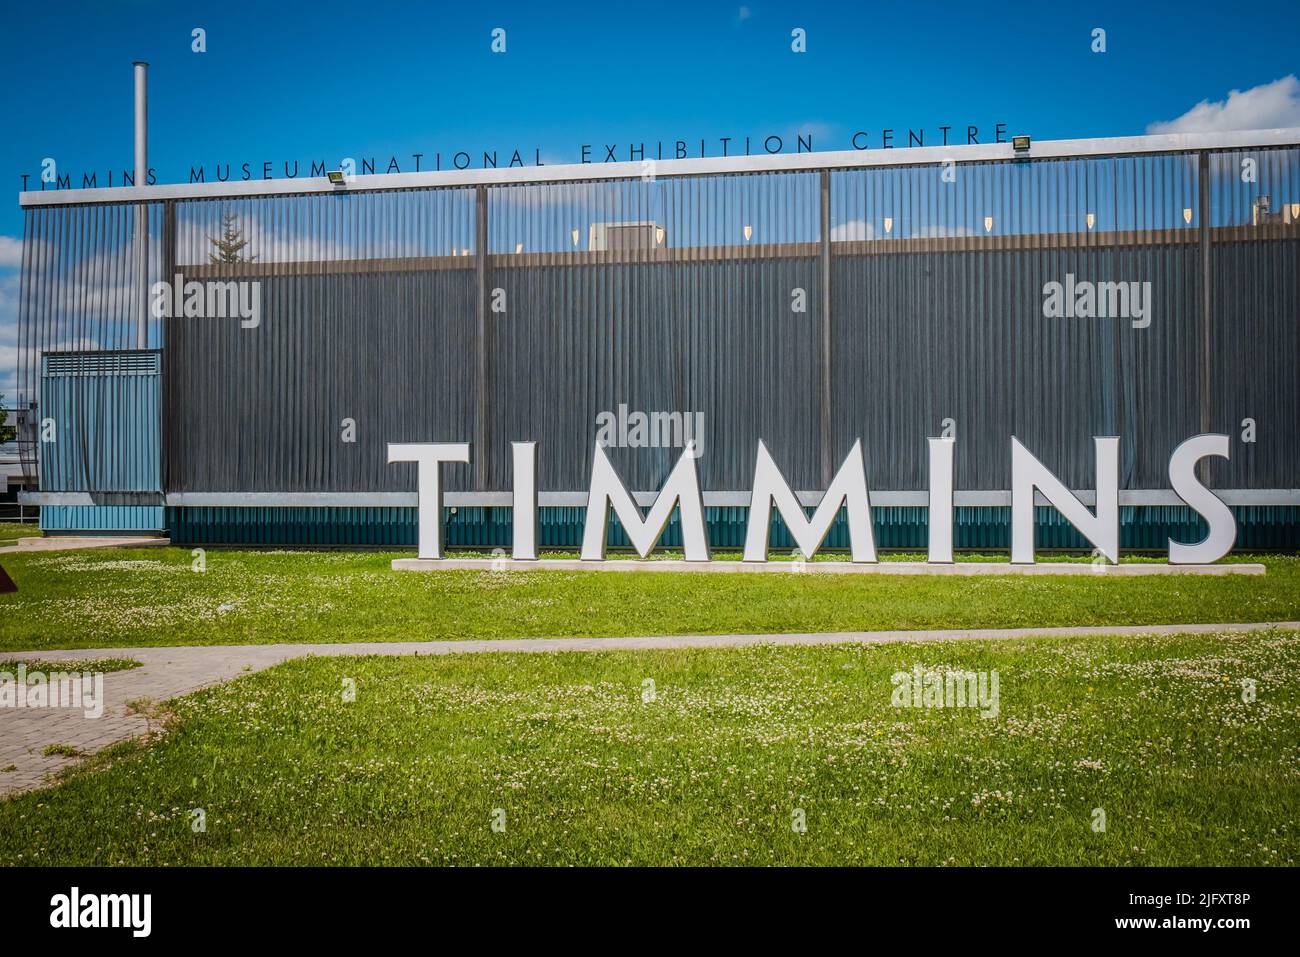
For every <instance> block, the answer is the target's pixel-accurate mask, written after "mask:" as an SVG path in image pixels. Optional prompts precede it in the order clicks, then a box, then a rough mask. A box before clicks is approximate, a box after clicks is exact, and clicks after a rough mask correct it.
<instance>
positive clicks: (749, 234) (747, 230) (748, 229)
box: [744, 225, 754, 242]
mask: <svg viewBox="0 0 1300 957" xmlns="http://www.w3.org/2000/svg"><path fill="white" fill-rule="evenodd" d="M744 232H745V242H749V240H750V238H751V237H752V236H753V235H754V227H753V226H749V225H746V226H745V230H744Z"/></svg>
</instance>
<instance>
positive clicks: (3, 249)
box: [0, 236, 23, 269]
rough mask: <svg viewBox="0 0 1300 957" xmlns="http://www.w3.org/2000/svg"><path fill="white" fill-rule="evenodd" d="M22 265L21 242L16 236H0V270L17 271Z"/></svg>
mask: <svg viewBox="0 0 1300 957" xmlns="http://www.w3.org/2000/svg"><path fill="white" fill-rule="evenodd" d="M22 264H23V241H22V240H21V239H19V238H18V237H17V236H0V269H5V268H12V269H17V268H18V267H19V266H21V265H22Z"/></svg>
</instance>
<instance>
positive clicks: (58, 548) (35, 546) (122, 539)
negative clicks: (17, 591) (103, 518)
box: [0, 535, 171, 555]
mask: <svg viewBox="0 0 1300 957" xmlns="http://www.w3.org/2000/svg"><path fill="white" fill-rule="evenodd" d="M170 544H171V539H169V538H159V537H157V536H146V535H78V536H72V535H67V536H64V535H53V536H50V537H48V538H35V537H33V538H20V539H18V541H17V542H15V543H13V544H12V545H3V546H0V555H3V554H5V553H7V552H64V551H69V550H71V549H74V548H158V547H159V546H162V545H170Z"/></svg>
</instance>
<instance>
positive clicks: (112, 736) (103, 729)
mask: <svg viewBox="0 0 1300 957" xmlns="http://www.w3.org/2000/svg"><path fill="white" fill-rule="evenodd" d="M1267 628H1285V629H1292V630H1300V622H1296V621H1284V622H1255V623H1251V624H1187V625H1131V626H1105V627H1080V628H980V629H957V630H939V631H849V632H826V633H814V634H786V635H660V636H654V637H646V638H519V639H498V640H472V641H409V642H400V641H398V642H357V643H338V644H298V645H215V646H210V647H201V648H186V647H177V648H96V649H93V650H84V649H83V650H67V651H42V652H34V651H28V652H0V658H2V659H5V660H18V661H23V660H26V661H32V660H40V661H44V662H49V663H51V664H53V663H56V662H58V661H60V660H63V661H70V660H83V661H84V660H87V659H94V658H130V659H133V660H135V661H139V662H141V663H142V667H139V668H134V669H132V670H130V671H117V672H109V673H108V674H105V675H104V709H103V714H102V716H100V717H98V718H87V717H86V716H85V714H84V713H83V711H82V710H81V709H68V708H62V709H56V708H30V709H29V708H0V769H3V768H9V767H13V768H14V770H12V771H0V795H6V794H14V793H17V792H19V791H25V790H29V789H31V788H36V787H40V786H41V785H42V784H44V783H47V780H48V775H49V774H50V772H53V771H57V770H59V769H60V768H62V767H65V766H67V765H69V764H71V763H73V762H74V761H76V760H78V758H76V757H66V756H62V755H49V756H47V755H45V754H44V750H45V748H46V747H48V746H49V745H52V744H62V745H70V746H72V747H73V748H76V749H77V750H78V751H80V752H83V753H85V754H92V753H94V752H95V751H98V750H99V749H101V748H103V747H106V746H108V745H110V744H113V743H115V742H117V741H122V740H125V739H127V738H130V737H136V736H139V735H143V734H145V733H146V731H147V722H146V720H145V718H144V717H142V716H140V715H134V714H127V713H126V703H127V702H128V701H132V700H135V699H139V698H148V699H151V700H153V701H155V702H160V703H161V702H164V701H167V700H168V699H170V698H175V697H179V696H180V695H184V694H188V693H189V692H191V691H196V690H198V689H199V688H202V687H205V686H207V685H212V684H216V683H218V682H222V681H229V680H230V679H231V678H234V677H237V676H238V675H240V674H244V673H247V672H252V671H260V670H261V669H263V668H269V667H271V666H273V665H277V664H279V663H280V662H282V661H287V660H289V659H290V658H300V657H303V656H306V655H416V654H419V655H448V654H481V653H490V652H531V653H537V652H577V651H627V650H640V649H653V648H739V647H747V646H751V645H762V644H772V645H838V644H883V643H886V642H909V641H969V640H990V639H1008V638H1011V639H1014V638H1028V637H1036V636H1056V637H1089V636H1107V635H1152V634H1165V635H1170V634H1189V633H1241V632H1247V631H1259V630H1262V629H1267Z"/></svg>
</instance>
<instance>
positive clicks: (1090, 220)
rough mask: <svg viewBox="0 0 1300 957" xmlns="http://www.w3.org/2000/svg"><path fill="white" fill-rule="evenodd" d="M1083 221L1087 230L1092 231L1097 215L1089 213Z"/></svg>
mask: <svg viewBox="0 0 1300 957" xmlns="http://www.w3.org/2000/svg"><path fill="white" fill-rule="evenodd" d="M1083 219H1084V221H1085V222H1086V223H1087V224H1088V228H1089V229H1092V227H1094V226H1096V225H1097V214H1096V213H1089V214H1088V215H1087V216H1085V217H1083Z"/></svg>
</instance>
